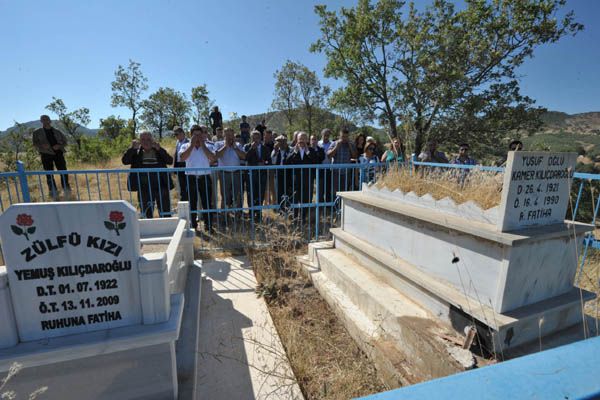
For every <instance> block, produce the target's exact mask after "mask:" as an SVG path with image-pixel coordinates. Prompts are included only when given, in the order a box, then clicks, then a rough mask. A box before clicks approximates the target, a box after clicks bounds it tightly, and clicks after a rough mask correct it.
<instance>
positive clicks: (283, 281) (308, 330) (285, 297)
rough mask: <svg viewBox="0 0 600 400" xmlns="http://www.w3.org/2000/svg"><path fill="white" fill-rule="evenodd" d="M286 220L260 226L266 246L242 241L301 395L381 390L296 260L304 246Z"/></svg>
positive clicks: (341, 395)
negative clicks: (251, 244) (255, 245)
mask: <svg viewBox="0 0 600 400" xmlns="http://www.w3.org/2000/svg"><path fill="white" fill-rule="evenodd" d="M296 227H297V224H293V221H292V222H290V221H288V220H286V219H284V220H283V221H280V222H279V223H275V224H269V225H267V226H265V225H263V226H261V227H260V229H261V230H263V231H264V232H263V234H264V235H265V236H266V237H269V243H270V246H268V247H263V248H254V247H252V246H246V253H247V256H248V258H249V261H250V265H252V267H253V269H254V272H255V275H256V278H257V281H258V287H257V290H256V292H257V295H258V296H261V297H263V298H264V299H265V301H266V302H267V305H268V307H269V311H270V313H271V316H272V318H273V322H274V324H275V327H276V329H277V331H278V333H279V336H280V338H281V341H282V343H283V346H284V348H285V349H286V353H287V356H288V358H289V360H290V364H291V366H292V369H293V371H294V374H295V376H296V378H297V380H298V384H299V385H300V388H301V390H302V392H303V394H304V397H305V398H306V399H309V400H310V399H348V398H354V397H359V396H363V395H367V394H369V393H374V392H379V391H382V390H385V389H387V388H386V387H385V386H384V385H383V383H382V380H381V379H380V377H379V376H378V375H377V371H376V370H375V368H374V366H373V364H372V363H371V362H370V361H369V360H368V358H367V357H366V355H365V354H364V353H363V352H362V351H361V350H360V349H359V347H358V346H357V344H356V343H355V342H354V340H353V339H352V337H351V336H350V334H349V333H348V332H347V331H346V330H345V328H344V327H343V325H342V324H341V322H340V321H339V320H338V319H337V317H336V316H335V314H334V313H333V311H332V310H331V309H330V308H329V306H328V305H327V303H326V302H325V301H324V300H323V299H322V298H321V296H320V295H319V293H318V291H317V290H316V289H315V288H314V286H313V285H312V282H311V280H310V278H309V277H308V276H307V274H306V272H305V271H304V269H303V268H302V266H301V265H300V263H299V262H298V260H297V259H296V256H297V255H300V254H305V253H306V251H307V249H306V246H305V245H303V244H302V243H303V242H302V240H301V239H302V232H300V231H299V230H298V229H297V228H296Z"/></svg>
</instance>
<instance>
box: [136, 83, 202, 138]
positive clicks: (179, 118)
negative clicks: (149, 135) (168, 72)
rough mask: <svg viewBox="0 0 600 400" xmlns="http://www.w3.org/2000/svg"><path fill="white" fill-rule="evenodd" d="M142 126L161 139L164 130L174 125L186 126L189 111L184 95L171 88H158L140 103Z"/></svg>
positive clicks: (189, 107) (189, 106)
mask: <svg viewBox="0 0 600 400" xmlns="http://www.w3.org/2000/svg"><path fill="white" fill-rule="evenodd" d="M142 107H143V112H142V116H141V119H142V121H143V125H144V126H145V127H146V128H147V129H149V130H151V131H153V132H156V133H157V134H158V137H159V138H160V139H162V137H163V133H164V131H165V130H168V129H173V127H174V126H175V125H180V126H187V124H188V122H189V114H190V111H191V105H190V102H189V101H188V100H187V99H186V97H185V95H184V94H183V93H181V92H178V91H176V90H174V89H172V88H168V87H167V88H162V87H161V88H159V89H158V90H157V91H156V92H154V93H152V94H151V95H150V96H148V99H146V100H144V101H142Z"/></svg>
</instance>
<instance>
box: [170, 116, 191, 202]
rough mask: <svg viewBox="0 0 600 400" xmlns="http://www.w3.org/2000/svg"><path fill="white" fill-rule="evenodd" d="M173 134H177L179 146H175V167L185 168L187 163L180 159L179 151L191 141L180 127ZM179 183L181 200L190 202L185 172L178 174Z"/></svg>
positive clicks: (174, 129) (175, 128)
mask: <svg viewBox="0 0 600 400" xmlns="http://www.w3.org/2000/svg"><path fill="white" fill-rule="evenodd" d="M173 133H174V134H175V138H177V144H176V145H175V154H173V160H174V163H173V167H175V168H185V161H183V160H181V159H180V157H179V151H180V150H181V146H183V145H184V144H186V143H189V142H190V140H189V139H188V138H187V137H185V132H184V131H183V129H182V128H181V127H180V126H176V127H174V128H173ZM177 181H178V182H179V199H180V200H181V201H188V199H189V196H188V187H187V179H186V178H185V171H178V172H177Z"/></svg>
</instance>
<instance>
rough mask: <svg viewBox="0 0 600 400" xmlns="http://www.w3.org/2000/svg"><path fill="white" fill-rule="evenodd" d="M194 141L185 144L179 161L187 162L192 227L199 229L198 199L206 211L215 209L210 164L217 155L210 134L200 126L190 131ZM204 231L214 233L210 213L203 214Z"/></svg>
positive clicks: (195, 126)
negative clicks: (210, 145) (209, 140)
mask: <svg viewBox="0 0 600 400" xmlns="http://www.w3.org/2000/svg"><path fill="white" fill-rule="evenodd" d="M190 133H191V135H192V139H191V141H190V142H188V143H185V144H183V145H182V146H181V149H180V150H179V159H181V160H183V161H185V167H186V168H194V169H192V170H188V171H185V174H186V176H187V179H188V188H189V199H190V211H191V222H192V227H193V228H194V229H196V228H197V227H198V212H197V211H198V197H200V202H201V203H202V208H203V209H204V210H208V209H212V208H213V197H212V187H213V186H212V179H211V176H210V172H211V171H210V163H211V162H213V161H215V160H216V157H215V154H214V152H213V150H212V148H210V147H209V146H208V144H207V137H208V132H204V131H203V130H202V128H201V127H199V126H198V125H194V126H192V128H191V129H190ZM202 218H203V220H204V229H206V230H207V231H209V232H213V231H214V227H213V226H212V223H211V217H210V215H209V213H203V214H202Z"/></svg>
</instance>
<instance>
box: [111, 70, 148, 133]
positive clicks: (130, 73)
mask: <svg viewBox="0 0 600 400" xmlns="http://www.w3.org/2000/svg"><path fill="white" fill-rule="evenodd" d="M111 87H112V96H111V105H112V106H113V107H120V106H122V107H127V108H129V109H130V110H131V113H132V117H131V120H132V121H133V131H132V133H131V137H132V138H134V137H135V135H136V134H137V115H138V113H139V111H140V109H141V108H142V94H143V93H144V92H145V91H146V90H148V79H147V78H146V77H145V76H144V74H143V73H142V70H141V68H140V64H139V63H137V62H135V61H133V60H129V66H128V67H127V68H125V67H123V66H122V65H119V66H118V67H117V70H116V71H115V80H114V81H113V82H112V83H111Z"/></svg>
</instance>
